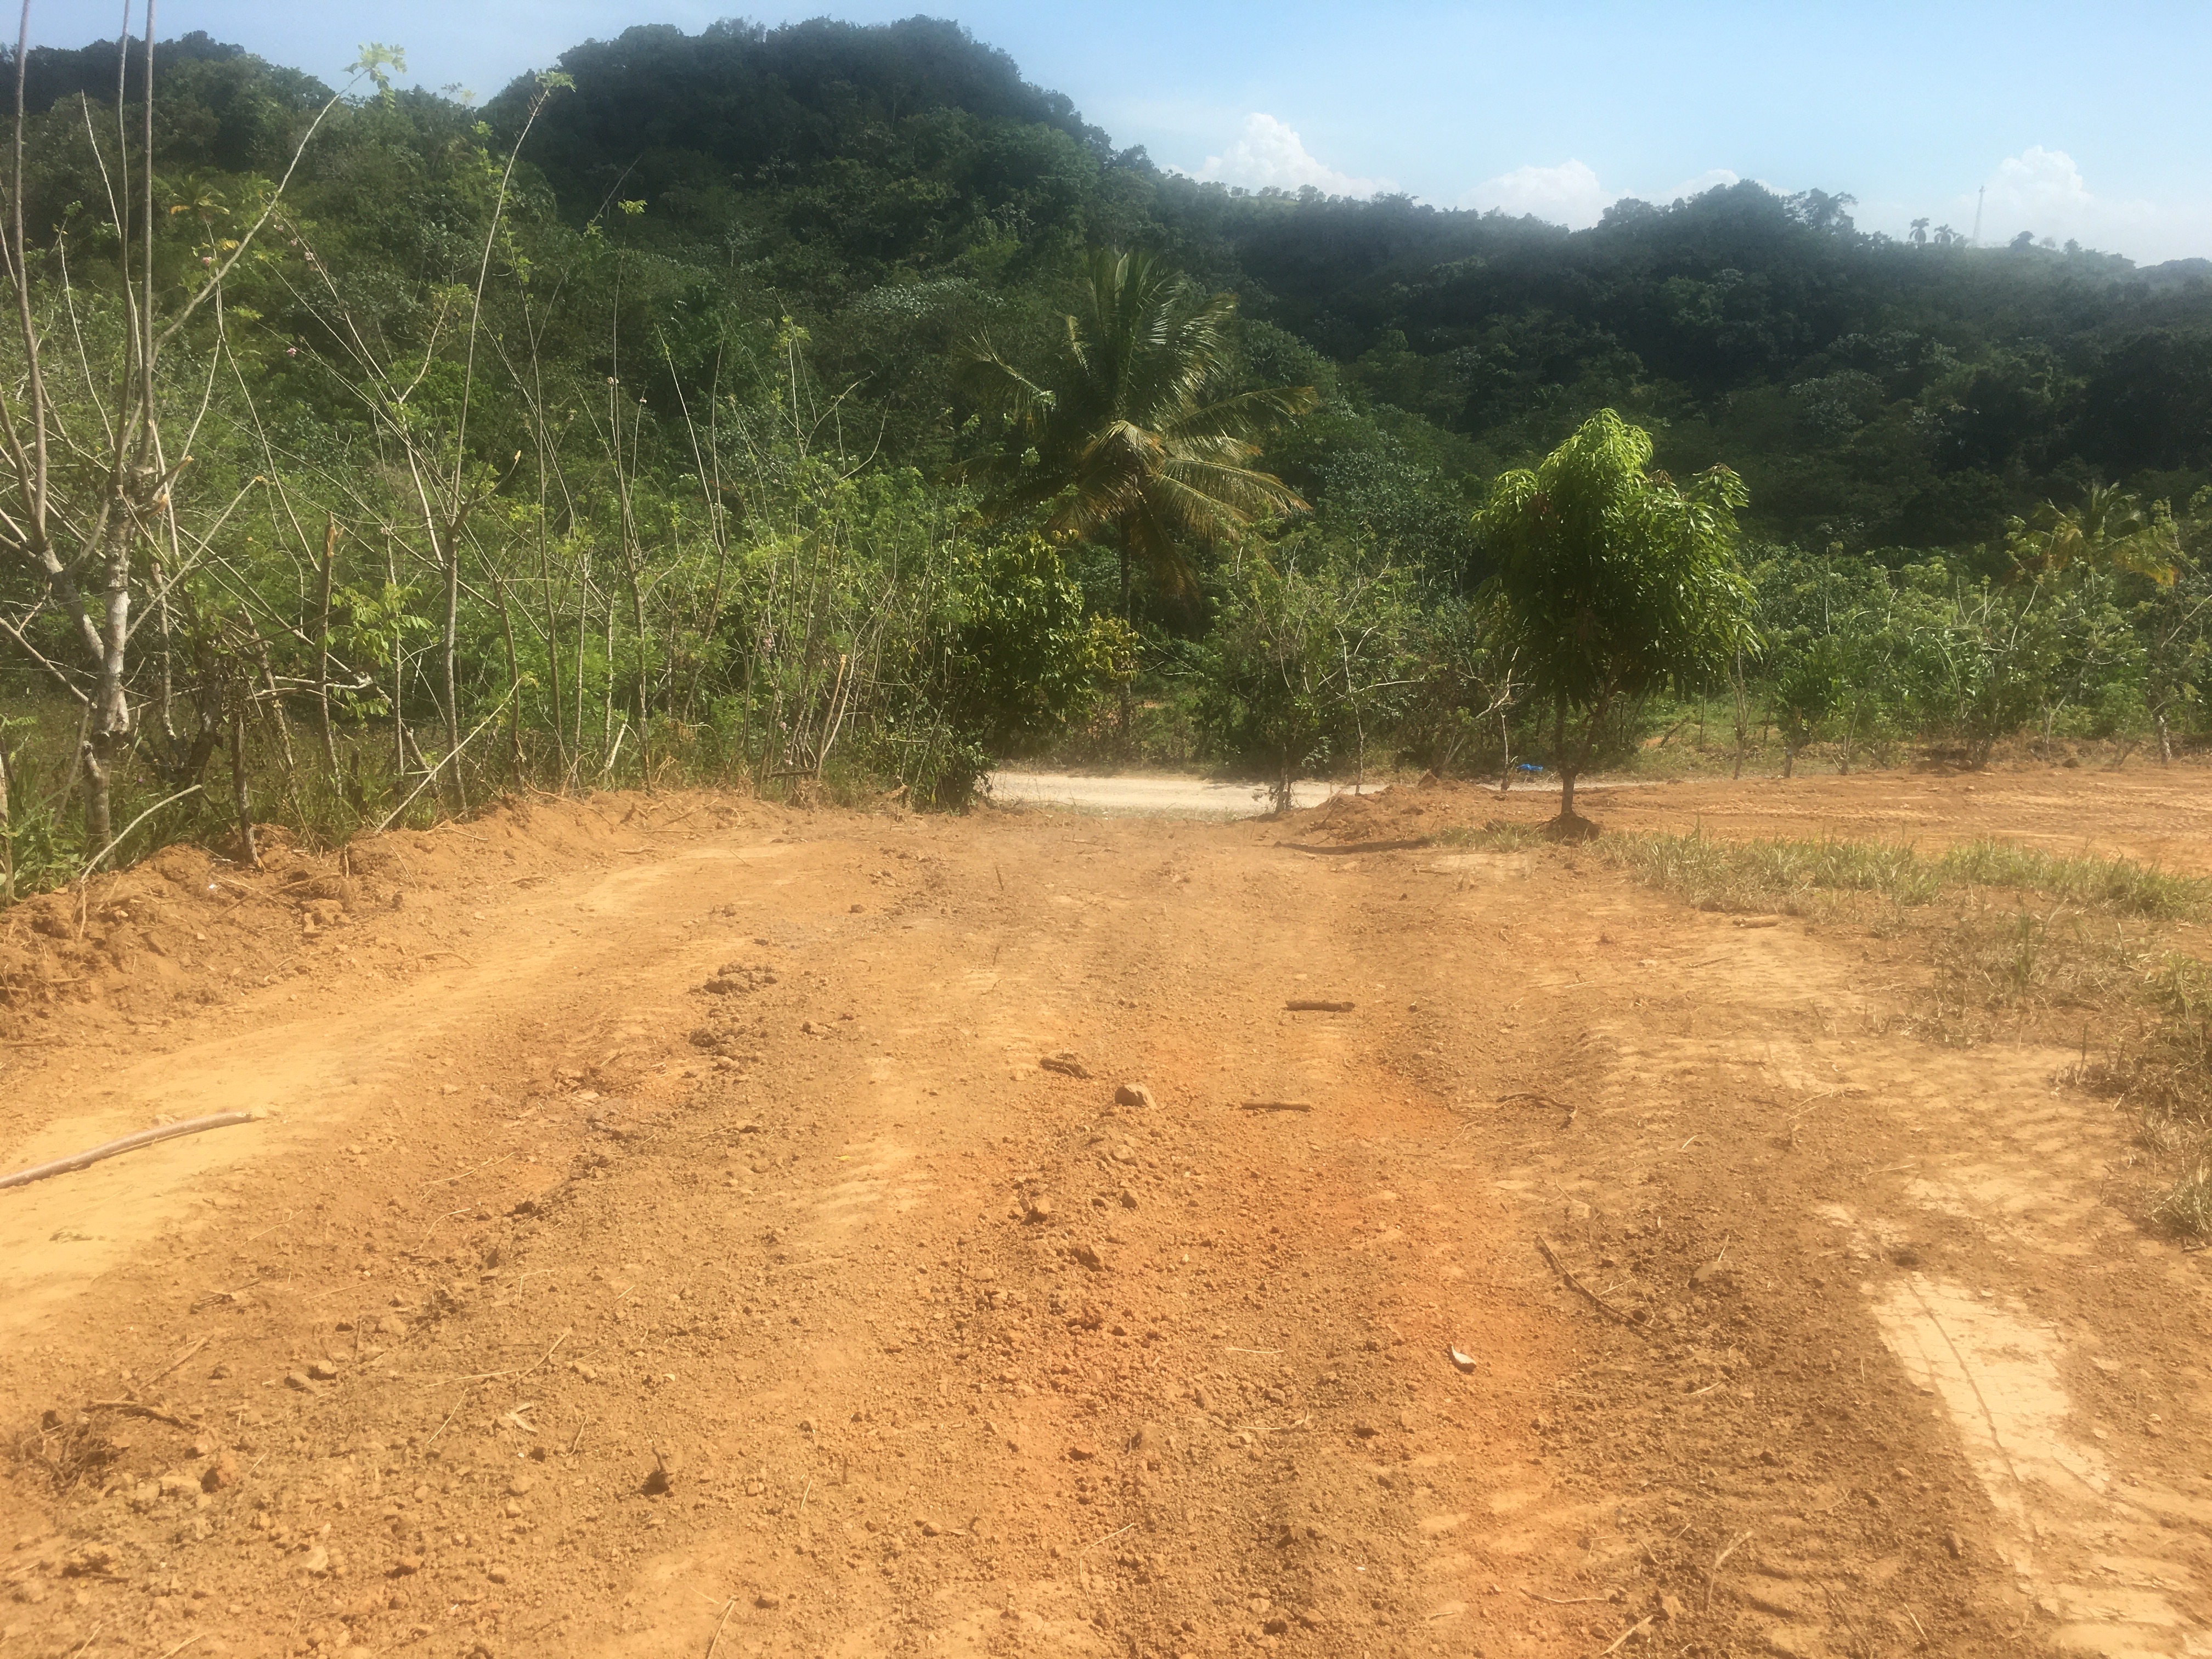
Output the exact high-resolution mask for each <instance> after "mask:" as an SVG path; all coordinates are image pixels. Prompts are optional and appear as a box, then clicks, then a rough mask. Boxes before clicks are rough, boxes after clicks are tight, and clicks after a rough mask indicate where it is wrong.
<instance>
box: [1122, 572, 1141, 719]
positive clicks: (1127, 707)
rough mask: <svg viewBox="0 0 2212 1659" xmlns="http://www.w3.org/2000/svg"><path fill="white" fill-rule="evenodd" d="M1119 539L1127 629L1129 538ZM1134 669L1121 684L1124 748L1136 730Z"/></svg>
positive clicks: (1123, 614)
mask: <svg viewBox="0 0 2212 1659" xmlns="http://www.w3.org/2000/svg"><path fill="white" fill-rule="evenodd" d="M1121 625H1122V626H1123V627H1124V628H1127V627H1130V626H1131V623H1130V622H1129V538H1128V537H1127V535H1124V536H1123V537H1122V538H1121ZM1135 669H1136V665H1135V664H1134V663H1132V664H1130V670H1131V672H1130V677H1129V678H1127V679H1125V680H1123V681H1122V682H1121V743H1122V745H1123V746H1124V747H1125V748H1126V747H1127V745H1128V744H1130V743H1131V742H1133V735H1132V734H1133V732H1134V731H1135V729H1136V690H1137V682H1136V675H1135Z"/></svg>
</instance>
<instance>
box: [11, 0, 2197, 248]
mask: <svg viewBox="0 0 2212 1659" xmlns="http://www.w3.org/2000/svg"><path fill="white" fill-rule="evenodd" d="M138 3H139V4H141V5H142V6H143V0H138ZM824 9H825V8H824V7H822V6H818V5H817V6H803V7H791V8H777V7H774V6H764V5H756V6H755V7H753V8H752V9H750V10H748V11H747V12H746V13H745V14H744V15H750V16H752V17H755V18H757V19H759V20H761V21H767V22H771V23H772V22H779V21H788V20H791V19H796V18H800V17H805V16H810V15H819V14H820V13H821V12H822V11H823V10H824ZM915 9H917V8H916V6H915V5H914V4H912V3H908V4H906V5H879V4H873V3H865V0H855V3H846V4H841V5H837V6H836V7H834V8H833V9H830V11H831V15H836V16H841V17H846V18H850V19H852V20H854V21H864V22H866V21H882V20H885V19H890V18H893V17H897V16H902V15H910V14H911V13H912V12H913V11H914V10H915ZM931 9H933V11H934V12H936V13H937V14H939V15H952V16H955V17H957V18H958V19H959V21H962V22H963V23H964V24H966V25H967V26H968V27H969V29H970V30H972V31H973V32H974V33H975V35H976V36H977V37H978V38H979V39H981V40H986V41H988V42H989V43H991V44H992V45H994V46H1002V47H1004V48H1005V49H1006V51H1007V52H1011V53H1012V55H1013V57H1014V58H1015V59H1016V61H1017V62H1018V63H1019V64H1021V66H1022V69H1023V71H1024V74H1025V75H1026V76H1028V77H1029V78H1030V80H1031V81H1034V82H1037V83H1039V84H1041V85H1043V86H1047V87H1051V88H1056V89H1057V90H1060V91H1062V92H1065V93H1066V94H1068V95H1069V96H1070V97H1072V98H1073V100H1075V103H1076V106H1077V107H1078V108H1079V109H1080V110H1081V111H1082V112H1083V113H1084V115H1085V118H1088V119H1089V120H1091V121H1092V122H1094V123H1095V124H1097V125H1100V126H1103V127H1104V128H1105V129H1106V130H1107V131H1109V132H1110V133H1111V134H1112V135H1113V136H1114V138H1115V142H1116V143H1121V144H1142V145H1144V146H1145V148H1146V149H1147V150H1148V151H1149V152H1150V153H1151V154H1152V157H1153V159H1154V160H1155V161H1160V162H1162V163H1164V164H1167V165H1171V166H1175V167H1181V168H1182V169H1183V170H1185V171H1187V172H1192V173H1198V174H1200V176H1204V177H1212V178H1221V179H1228V180H1230V181H1231V182H1234V183H1241V184H1248V185H1263V184H1282V185H1299V184H1305V183H1312V184H1318V185H1322V186H1324V187H1325V188H1329V189H1334V190H1339V191H1353V192H1358V193H1365V192H1367V191H1371V190H1375V189H1397V190H1402V191H1408V192H1410V193H1412V194H1413V195H1415V196H1418V197H1420V198H1421V199H1423V200H1425V201H1429V202H1434V203H1437V204H1440V205H1445V206H1481V207H1489V206H1504V207H1507V208H1510V209H1511V210H1516V211H1530V212H1535V213H1538V214H1540V215H1541V216H1544V217H1546V218H1549V219H1553V220H1557V221H1559V222H1564V223H1569V224H1587V223H1589V222H1591V221H1593V220H1594V219H1595V217H1596V216H1597V215H1598V213H1599V212H1600V211H1601V210H1602V209H1603V207H1604V205H1605V204H1607V202H1609V201H1612V200H1613V199H1615V198H1616V197H1621V196H1641V197H1645V198H1647V199H1651V200H1662V201H1663V200H1668V199H1671V198H1672V197H1673V196H1674V194H1676V193H1677V192H1679V191H1681V190H1683V189H1684V188H1686V187H1692V186H1696V185H1701V184H1703V183H1709V182H1712V181H1715V180H1725V179H1729V178H1747V179H1760V180H1762V181H1764V182H1765V183H1767V184H1770V185H1772V186H1774V187H1775V188H1777V189H1780V190H1784V191H1796V190H1802V189H1806V188H1808V187H1814V186H1817V187H1819V188H1821V189H1825V190H1831V191H1849V192H1850V193H1851V194H1852V195H1855V196H1857V197H1858V198H1859V202H1860V206H1859V208H1858V210H1857V217H1858V221H1859V223H1860V224H1861V226H1862V227H1863V228H1867V229H1879V230H1887V231H1889V232H1891V233H1893V234H1902V233H1903V232H1904V230H1905V227H1906V225H1907V224H1908V222H1910V221H1911V220H1912V219H1914V218H1917V217H1921V216H1926V217H1928V218H1929V219H1931V220H1933V221H1935V222H1937V223H1943V222H1948V223H1950V224H1953V225H1954V226H1956V227H1957V228H1959V229H1960V230H1961V231H1965V230H1967V229H1969V228H1971V227H1972V221H1973V216H1974V204H1975V196H1976V191H1977V190H1978V189H1979V188H1984V187H1986V190H1987V192H1988V193H1987V207H1986V210H1985V212H1984V219H1983V225H1982V234H1983V240H1984V241H1991V240H2002V239H2006V238H2009V237H2010V236H2011V235H2013V234H2015V232H2018V231H2021V230H2032V231H2033V232H2035V233H2036V234H2039V235H2051V236H2054V237H2057V239H2059V240H2065V239H2067V238H2069V237H2073V238H2076V239H2078V240H2081V241H2082V242H2084V243H2086V244H2087V245H2089V246H2095V247H2100V248H2105V249H2107V250H2110V251H2112V252H2121V253H2125V254H2128V255H2129V256H2130V257H2131V258H2136V259H2138V260H2142V261H2144V262H2151V261H2155V260H2160V259H2166V258H2178V257H2182V256H2186V255H2204V256H2209V257H2212V170H2208V169H2207V167H2205V165H2204V162H2205V158H2206V156H2207V155H2208V153H2212V100H2208V99H2206V98H2205V97H2204V96H2203V93H2202V90H2201V88H2202V87H2203V83H2204V79H2205V76H2206V73H2207V70H2212V6H2206V5H2204V4H2203V3H2201V0H2200V3H2197V4H2191V5H2180V4H2134V5H2130V4H2126V3H2118V4H2115V3H2106V4H2101V5H2097V6H2090V5H2087V4H2070V5H2057V4H2036V3H2020V0H2015V3H2009V4H2002V5H2000V4H1990V3H1971V4H1969V3H1946V0H1920V3H1917V4H1891V3H1871V4H1869V3H1858V4H1851V5H1841V4H1828V5H1818V4H1807V3H1802V0H1798V3H1786V4H1785V3H1782V0H1766V3H1760V4H1747V3H1739V4H1728V3H1694V4H1693V3H1680V4H1672V5H1669V4H1665V3H1658V4H1654V3H1648V0H1647V3H1644V4H1640V5H1638V4H1627V3H1619V4H1601V3H1560V0H1554V3H1549V4H1538V3H1515V4H1458V5H1446V4H1416V3H1389V0H1370V3H1367V4H1365V5H1364V6H1352V5H1346V4H1334V5H1322V4H1314V3H1304V0H1280V3H1274V4H1268V5H1252V4H1211V5H1209V4H1205V3H1182V4H1169V3H1159V0H1122V3H1121V4H1119V5H1115V6H1110V7H1099V6H1072V5H1061V4H1050V3H1042V4H1041V3H1034V0H1032V3H1010V0H982V3H971V4H964V5H952V4H939V5H938V6H935V7H933V8H931ZM731 10H732V7H731V6H730V5H728V4H726V3H714V0H628V3H617V0H528V3H522V0H377V3H365V0H290V3H272V0H161V9H160V14H159V21H160V26H161V30H160V32H161V33H162V34H164V35H169V34H176V33H184V32H185V31H186V30H188V29H193V28H204V29H206V30H207V31H208V32H209V33H211V34H214V35H216V37H217V38H218V39H222V40H235V41H237V42H239V43H240V44H241V45H243V46H246V47H248V48H249V49H251V50H252V51H255V52H260V53H261V54H262V55H263V56H264V57H268V58H275V59H276V60H279V61H281V62H284V63H289V64H296V65H298V66H299V67H301V68H303V69H308V70H313V71H315V72H317V73H318V74H320V75H323V76H325V77H326V78H331V79H335V78H337V76H338V74H339V71H340V70H342V69H343V66H344V65H345V64H346V63H347V62H348V61H349V59H350V58H352V56H353V54H354V52H355V50H356V47H357V46H359V44H360V43H361V42H362V41H364V40H381V41H385V42H386V43H388V44H393V45H398V46H404V48H405V49H406V52H407V57H408V66H409V70H410V78H411V79H414V80H416V81H418V82H421V83H422V84H424V85H427V86H432V87H442V86H445V85H447V84H448V83H459V84H460V85H463V86H466V87H470V88H474V89H475V90H476V91H477V93H479V94H483V95H486V96H488V95H489V94H491V93H493V92H495V91H496V90H498V88H500V87H501V86H502V85H504V84H505V83H506V82H507V80H508V79H510V78H511V77H512V76H514V75H516V74H518V73H520V72H521V71H523V70H529V69H532V68H539V67H543V66H544V65H545V64H549V63H550V62H551V61H552V60H553V59H554V58H556V57H557V56H558V55H559V53H560V52H561V51H562V49H563V48H565V47H567V46H570V45H573V44H574V43H575V42H576V41H578V40H584V39H586V38H589V37H593V36H599V37H605V36H609V35H612V34H616V33H620V31H621V30H622V29H623V28H624V27H628V26H629V25H630V24H632V23H638V22H667V23H674V24H677V25H678V26H679V27H684V28H686V29H691V30H696V29H697V28H699V27H702V26H704V25H705V24H707V23H708V22H710V21H714V18H716V17H718V16H721V15H728V14H729V13H730V12H731ZM120 12H121V5H120V3H119V0H114V3H101V4H98V5H94V4H89V3H84V0H34V5H33V23H32V27H33V38H34V39H35V40H40V41H43V42H46V43H48V44H52V45H58V46H76V45H82V43H83V42H85V41H86V40H93V39H99V38H108V39H112V38H113V35H114V31H115V26H116V22H117V20H118V16H119V15H120ZM137 16H138V17H140V18H141V19H143V11H141V12H139V13H137Z"/></svg>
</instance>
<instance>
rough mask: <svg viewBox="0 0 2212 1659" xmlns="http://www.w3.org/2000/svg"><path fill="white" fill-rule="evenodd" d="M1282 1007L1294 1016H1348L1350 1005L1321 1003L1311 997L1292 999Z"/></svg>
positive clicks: (1345, 1003)
mask: <svg viewBox="0 0 2212 1659" xmlns="http://www.w3.org/2000/svg"><path fill="white" fill-rule="evenodd" d="M1283 1006H1284V1007H1285V1008H1286V1009H1288V1010H1289V1011H1290V1012H1291V1013H1294V1014H1348V1013H1350V1012H1352V1004H1350V1003H1348V1002H1321V1001H1316V1000H1314V999H1313V998H1311V997H1293V998H1291V1000H1290V1001H1288V1002H1286V1003H1285V1004H1284V1005H1283Z"/></svg>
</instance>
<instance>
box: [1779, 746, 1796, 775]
mask: <svg viewBox="0 0 2212 1659" xmlns="http://www.w3.org/2000/svg"><path fill="white" fill-rule="evenodd" d="M1796 770H1797V751H1796V750H1795V749H1794V748H1792V747H1791V746H1790V744H1788V743H1786V742H1785V743H1784V744H1783V745H1782V775H1783V776H1784V777H1785V778H1787V777H1790V776H1793V775H1796Z"/></svg>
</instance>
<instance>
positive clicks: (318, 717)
mask: <svg viewBox="0 0 2212 1659" xmlns="http://www.w3.org/2000/svg"><path fill="white" fill-rule="evenodd" d="M337 553H338V515H337V513H331V514H330V515H329V517H328V520H327V521H326V522H325V524H324V526H323V569H322V579H321V580H320V582H319V590H320V592H319V596H318V599H317V602H316V606H315V722H316V725H317V726H318V728H319V730H320V732H321V734H322V739H323V764H324V765H325V767H327V768H328V769H330V774H331V779H332V780H333V781H335V780H336V779H337V775H338V745H337V738H335V737H334V736H333V735H332V734H331V573H332V572H333V570H334V569H335V568H337ZM164 654H165V655H166V654H167V653H164Z"/></svg>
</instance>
